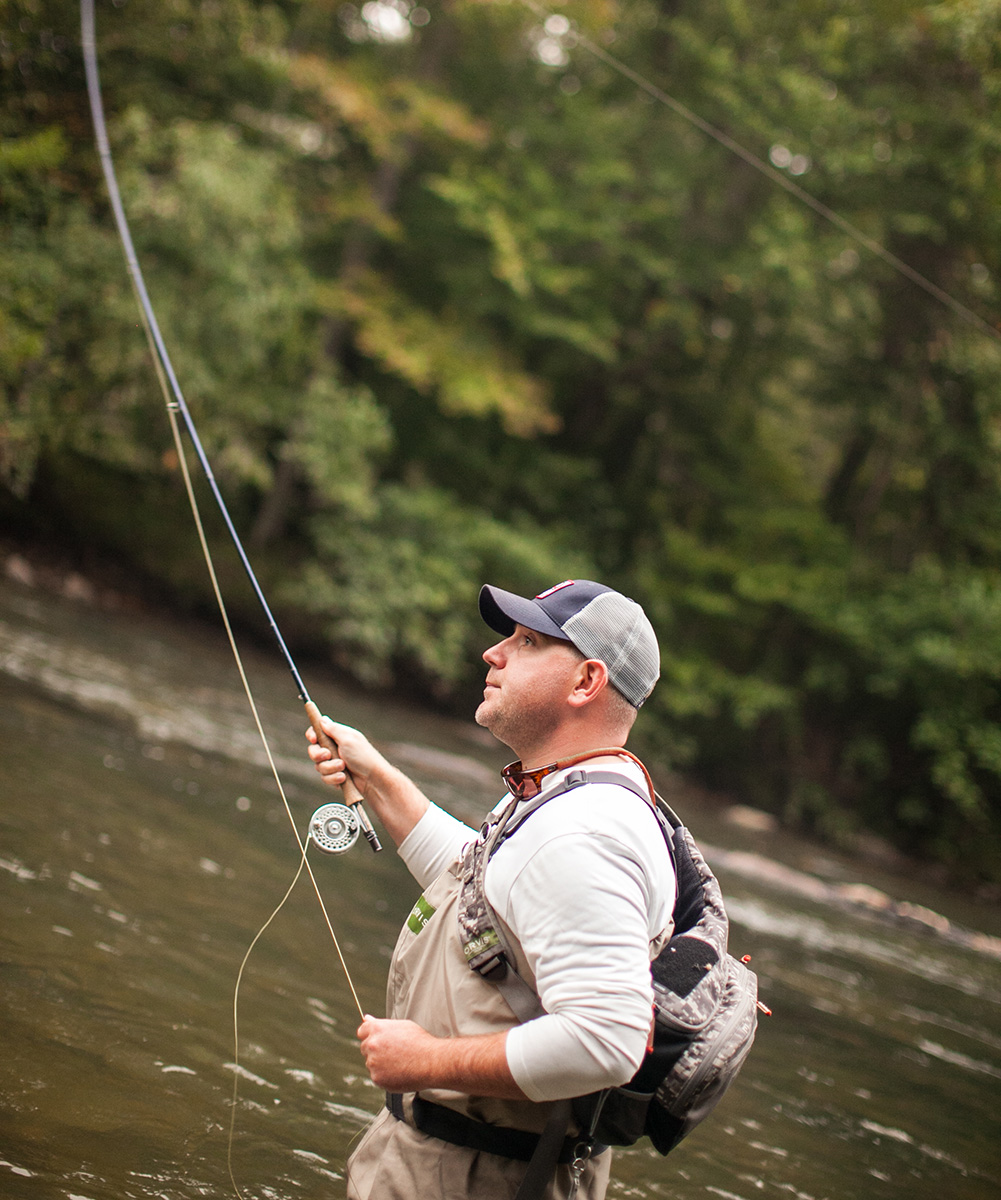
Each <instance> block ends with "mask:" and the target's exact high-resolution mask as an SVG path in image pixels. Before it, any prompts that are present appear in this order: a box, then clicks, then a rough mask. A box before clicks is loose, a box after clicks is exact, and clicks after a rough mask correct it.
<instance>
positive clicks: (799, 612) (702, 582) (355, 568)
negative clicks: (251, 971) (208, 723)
mask: <svg viewBox="0 0 1001 1200" xmlns="http://www.w3.org/2000/svg"><path fill="white" fill-rule="evenodd" d="M97 7H98V13H97V20H98V42H99V53H100V58H101V67H102V74H103V80H104V93H105V102H106V105H107V107H108V113H109V120H110V125H111V137H112V143H113V149H114V152H115V155H116V160H117V162H118V168H119V175H120V179H121V184H122V188H123V191H124V194H125V203H126V208H127V211H128V212H129V215H130V219H131V222H132V225H133V235H134V237H135V240H136V243H137V248H138V251H139V255H140V259H141V261H142V262H143V266H144V270H145V272H146V275H147V281H148V283H149V287H150V292H151V294H152V297H153V301H154V305H155V307H156V310H157V313H158V317H159V319H160V322H161V325H162V326H163V329H164V335H165V338H166V340H167V343H168V346H169V347H170V350H171V353H172V356H173V357H174V359H175V365H176V367H177V370H178V375H179V377H180V378H181V381H182V385H183V386H184V389H185V392H186V395H187V396H188V399H189V403H190V404H191V407H192V409H193V411H194V413H195V418H196V421H197V422H198V425H199V430H200V432H201V433H202V436H203V439H204V441H205V442H206V445H207V447H208V449H209V453H210V457H211V458H212V460H213V463H214V466H215V467H216V469H217V474H218V476H219V478H220V479H221V481H222V485H223V489H224V491H225V492H226V494H227V495H228V496H229V497H230V498H231V502H232V504H233V506H234V511H235V512H236V513H237V516H238V521H239V523H240V524H241V527H242V528H243V529H245V530H246V532H247V537H248V541H249V542H250V544H251V546H252V548H253V552H254V555H255V557H256V558H257V561H258V562H259V564H260V566H261V568H262V570H263V572H264V576H265V578H266V580H267V582H268V586H269V587H273V590H274V595H275V596H276V598H277V599H278V601H279V603H280V604H281V606H282V608H283V610H284V612H285V613H286V614H287V616H288V617H289V619H290V620H292V622H293V627H294V628H297V629H298V628H302V629H308V630H311V631H315V632H316V634H317V635H318V636H320V637H322V638H323V639H324V640H325V643H326V644H327V645H328V647H329V652H330V654H331V656H332V657H333V658H334V659H335V661H337V662H338V663H340V664H342V665H343V666H344V667H346V668H347V669H348V670H350V671H352V672H353V673H354V674H355V675H356V676H357V677H358V678H360V679H363V680H365V681H367V682H370V683H374V684H378V685H380V686H385V685H387V684H389V683H392V682H393V681H394V680H396V681H402V680H410V681H411V682H413V681H419V682H420V683H421V685H422V686H424V687H426V688H428V689H429V690H430V692H431V693H432V694H433V695H434V696H435V697H437V698H438V699H439V700H440V701H441V702H443V703H448V702H450V701H456V700H457V698H460V697H465V696H467V695H468V691H469V689H470V688H473V687H474V686H475V680H476V678H477V676H478V669H477V667H476V650H477V648H478V647H479V646H481V645H482V631H481V629H480V628H479V627H478V623H477V620H476V617H475V607H474V603H473V601H474V598H475V594H476V589H477V586H478V585H479V583H480V582H481V581H482V580H484V579H492V580H495V581H496V582H499V583H501V584H503V585H506V586H510V587H513V588H521V589H525V590H532V589H534V588H536V587H541V586H544V585H546V584H548V583H551V582H553V580H554V579H555V578H557V577H562V576H569V575H573V574H580V575H590V576H595V575H597V576H599V577H601V578H604V579H607V580H608V581H609V582H613V583H615V584H617V585H618V586H620V587H622V588H623V589H624V590H626V591H628V592H630V593H631V594H633V595H635V596H636V597H637V599H640V600H642V601H643V602H644V603H645V604H646V605H647V607H648V610H649V611H650V613H651V616H652V617H653V619H654V623H655V625H656V626H657V628H658V631H659V633H660V635H661V641H662V648H663V678H662V682H661V684H660V686H659V688H658V690H657V692H656V693H655V695H654V698H653V699H652V700H651V702H650V704H649V706H648V707H647V708H646V709H645V710H644V713H643V716H642V722H641V726H640V727H639V730H638V733H639V735H640V737H641V738H642V739H643V741H644V743H645V746H646V747H647V748H648V749H650V750H653V751H657V752H659V753H660V754H661V755H662V756H663V757H665V758H667V759H669V760H670V761H672V762H673V763H674V764H675V765H677V766H679V767H684V768H685V769H687V770H690V771H692V772H694V773H697V774H698V776H699V777H700V778H702V779H703V780H706V781H709V782H711V783H713V784H716V785H718V786H721V787H725V788H728V789H731V790H733V791H735V792H737V793H738V794H742V795H744V796H745V797H747V798H749V799H752V800H753V801H754V802H755V803H757V804H760V805H762V806H763V807H766V808H769V809H771V810H772V811H774V812H776V813H778V814H779V815H780V816H782V817H783V818H784V819H786V820H788V821H789V822H795V823H799V824H801V825H806V826H808V827H811V828H813V829H815V830H816V831H817V832H819V833H821V834H823V835H824V836H827V837H831V838H834V839H849V838H850V837H851V835H852V834H853V833H854V831H856V830H857V829H858V828H860V827H862V826H868V827H870V828H873V829H875V830H878V831H880V832H882V833H884V834H886V835H888V836H890V837H892V838H894V839H895V840H896V841H897V842H898V843H900V844H901V845H903V846H905V847H906V848H908V849H911V850H914V851H917V852H920V853H924V854H927V855H930V856H932V857H934V858H936V859H938V860H940V861H942V862H945V863H947V864H951V865H954V866H956V867H958V866H960V865H962V866H964V867H966V868H967V869H972V870H973V871H974V873H975V874H979V875H981V876H983V877H985V878H989V877H995V878H996V876H997V862H998V861H1001V859H999V856H998V850H999V849H1001V845H999V843H1001V711H999V696H998V678H999V671H998V667H999V663H998V650H997V647H998V646H999V645H1001V573H999V551H1001V521H999V519H998V513H999V498H1001V455H999V451H1001V390H999V388H998V379H999V376H1001V345H999V342H998V341H997V340H996V339H994V338H992V337H991V336H990V334H989V332H985V330H984V328H983V327H982V326H978V325H977V324H976V323H975V322H971V321H969V320H964V318H963V316H962V314H961V313H959V312H957V311H956V310H955V309H950V308H949V307H948V306H946V305H944V304H942V303H941V301H940V299H938V298H936V297H935V296H933V295H931V294H929V292H928V291H926V290H923V289H922V288H921V287H920V286H918V285H917V284H916V283H915V282H914V281H913V280H912V279H909V278H906V277H905V276H904V275H902V274H901V273H900V272H898V271H897V270H895V269H894V268H893V267H892V265H890V263H889V262H887V261H886V260H885V259H883V258H880V257H878V256H876V255H874V254H872V253H871V252H870V250H869V249H867V248H866V246H865V245H864V244H863V243H862V242H860V241H858V240H857V239H855V238H853V237H852V236H851V235H850V234H849V233H847V232H846V231H845V228H844V227H843V226H838V225H836V224H833V223H831V222H829V221H826V220H824V219H823V217H822V216H821V215H820V214H819V213H818V212H817V211H816V209H811V208H809V207H807V206H806V205H804V204H803V203H801V202H800V201H799V200H797V199H796V198H795V197H794V196H792V195H790V193H789V191H787V190H784V189H783V188H781V187H780V186H777V184H776V177H779V178H781V179H785V180H786V181H788V182H789V183H790V184H793V185H796V186H799V187H802V188H804V189H805V190H806V191H807V192H809V193H810V195H811V196H813V197H814V198H815V199H816V200H817V201H818V202H819V204H821V205H823V206H826V207H827V208H828V209H830V210H833V211H834V212H836V213H837V214H839V215H840V217H842V218H843V219H844V220H846V221H848V222H850V224H851V225H852V226H853V227H854V228H856V229H857V230H859V231H860V233H861V235H862V237H863V238H864V239H865V238H868V239H872V240H874V241H875V242H877V243H879V244H881V245H882V246H884V247H886V249H887V251H889V252H890V253H891V254H892V255H895V256H897V257H898V258H899V259H901V260H903V261H904V262H906V263H907V264H909V265H910V266H911V267H912V268H913V269H914V270H916V271H918V272H920V273H921V274H922V275H923V276H925V277H927V279H929V280H930V281H932V283H933V284H934V285H935V286H936V287H938V288H940V289H944V290H945V291H946V292H948V293H949V294H950V295H951V296H953V297H954V298H955V300H956V301H958V302H959V304H960V305H962V306H965V307H966V308H967V309H969V310H973V311H974V312H975V313H976V314H978V316H979V317H980V319H981V320H982V321H986V322H987V323H993V325H994V328H995V329H996V328H997V327H998V326H997V321H998V312H999V299H1001V297H999V286H998V280H999V278H1001V132H999V129H1001V127H999V124H998V121H997V114H998V111H999V101H1001V12H999V9H998V6H997V5H996V4H995V3H993V2H988V0H962V2H960V0H950V2H948V3H938V4H936V3H924V2H918V0H876V2H875V3H867V4H861V3H858V2H856V0H849V2H848V3H844V2H843V0H840V2H839V3H838V4H834V3H831V0H809V2H808V3H807V4H806V5H805V6H804V4H803V3H797V4H793V3H792V2H791V0H777V2H776V3H773V4H770V5H768V6H764V7H763V6H761V5H754V4H751V3H749V2H748V0H727V2H726V3H720V2H717V0H710V2H709V3H706V2H701V3H698V4H696V3H694V2H693V0H662V2H659V3H658V2H654V0H630V2H629V3H628V4H626V3H620V2H619V0H573V3H572V4H569V5H568V6H567V7H565V8H563V9H561V10H559V11H557V12H555V13H547V12H545V11H543V10H542V9H541V8H538V7H537V6H535V5H532V4H528V3H527V2H525V3H523V2H521V0H507V2H505V0H492V2H484V0H442V2H441V3H435V4H428V5H426V6H420V5H416V6H415V5H412V4H411V3H410V0H375V2H371V3H366V4H364V5H361V4H350V3H344V4H341V5H335V6H332V5H329V4H325V3H320V2H319V0H282V2H276V3H272V4H265V3H251V2H250V0H202V2H197V0H168V2H167V3H155V4H154V3H153V2H152V0H111V2H110V3H107V4H104V3H99V4H98V6H97ZM2 13H3V19H2V20H0V28H2V29H3V33H2V34H0V63H2V67H3V71H4V78H5V86H4V99H3V104H2V108H0V133H2V142H0V206H2V214H3V223H4V231H5V254H4V255H3V256H2V259H0V382H2V392H0V429H2V440H0V475H2V481H3V487H4V488H5V489H6V492H7V496H8V499H7V501H6V503H5V511H7V512H10V513H12V514H15V515H18V514H20V518H21V519H22V520H25V521H27V517H26V516H25V514H26V513H29V512H34V513H37V512H48V513H50V514H52V515H53V517H54V519H58V520H60V522H61V523H62V524H64V525H66V526H68V527H69V528H70V529H71V530H73V529H76V530H77V531H78V532H79V531H82V529H83V528H84V527H86V530H87V536H88V538H89V539H90V540H92V541H99V542H103V543H104V544H105V545H106V546H108V547H111V548H114V549H116V551H118V552H120V553H123V554H127V555H129V556H130V557H131V558H132V561H134V562H135V563H136V564H137V566H140V567H141V568H142V569H143V570H144V571H145V572H146V573H147V574H150V575H153V576H159V577H161V578H162V579H163V580H164V582H165V583H167V584H168V585H169V586H170V587H171V588H172V589H174V590H175V592H176V591H178V590H179V589H180V590H182V591H183V592H184V593H185V594H188V595H190V594H192V592H193V591H197V590H199V588H200V587H201V585H199V584H197V583H196V582H195V581H196V580H197V578H198V572H199V570H200V568H199V566H198V563H197V560H196V559H195V558H194V555H193V550H194V544H193V539H192V540H191V543H190V544H188V542H187V539H186V538H185V536H184V529H185V528H186V527H185V518H184V516H183V512H182V505H183V495H182V493H181V489H180V487H179V482H178V477H177V470H176V461H174V459H173V458H172V453H173V452H172V449H171V446H170V442H169V434H168V430H167V426H166V423H165V420H164V418H163V416H162V401H161V400H160V398H159V397H158V396H157V394H156V389H155V382H154V379H153V377H152V374H151V371H150V369H149V364H148V361H147V356H146V353H145V349H144V345H143V341H142V338H141V335H140V333H139V330H138V329H137V324H136V317H135V309H134V305H133V303H132V300H131V297H130V295H129V292H128V286H127V282H126V280H125V276H124V272H123V268H122V265H121V254H120V250H119V249H118V246H117V243H116V239H115V235H114V230H113V228H112V225H111V222H110V219H109V213H108V209H107V202H106V199H105V196H104V193H103V185H102V182H101V179H100V174H99V170H98V165H97V158H96V153H95V151H94V148H93V139H92V136H91V132H90V129H89V127H88V123H87V120H86V111H87V110H86V99H85V92H84V85H83V76H82V68H81V66H80V62H79V52H78V33H77V28H76V14H75V12H74V11H73V6H69V7H67V6H66V5H64V4H56V3H55V2H54V0H5V2H4V3H3V4H2ZM610 56H614V58H613V57H610ZM617 62H619V63H623V64H626V66H627V68H628V71H629V72H635V73H636V74H637V75H638V76H639V77H640V78H641V79H642V80H646V81H649V83H648V85H647V86H644V85H642V84H641V85H640V86H637V82H636V78H635V77H634V78H630V77H629V74H628V72H626V73H624V72H623V71H622V70H620V69H618V68H617V66H616V63H617ZM679 106H683V107H684V109H687V110H689V111H693V112H695V113H696V114H698V116H699V118H701V119H702V120H703V121H705V122H708V123H709V124H710V125H711V126H713V127H714V128H715V129H717V130H719V131H721V133H722V135H723V136H724V137H731V138H733V139H735V140H736V141H737V142H739V143H740V144H741V145H742V146H743V147H745V148H746V150H747V151H748V152H749V153H750V154H751V155H753V156H755V157H756V158H757V159H758V160H760V161H761V162H764V163H767V164H768V171H770V172H771V175H772V177H769V175H768V173H767V171H766V172H762V171H760V170H757V169H755V167H754V166H753V165H752V164H751V163H750V162H749V161H747V159H746V157H745V158H742V157H740V156H737V155H735V154H734V153H733V152H732V150H731V149H729V148H727V147H726V146H724V145H722V144H720V142H719V141H717V140H715V139H714V138H713V137H711V136H709V135H708V134H707V133H706V131H705V129H704V128H699V127H697V125H696V124H693V123H692V122H690V121H688V120H686V119H685V117H684V115H683V112H682V108H681V107H679ZM83 480H86V481H87V483H86V487H83V488H81V486H79V482H80V481H83ZM81 493H85V494H81ZM123 493H125V494H128V495H129V496H130V497H131V498H132V500H133V504H132V506H131V508H130V510H129V514H128V521H127V523H123V521H124V518H123V517H122V516H121V510H120V508H117V507H116V501H117V498H118V497H120V496H121V495H122V494H123ZM165 511H169V512H170V513H172V514H173V518H174V519H171V520H169V521H167V520H164V514H165ZM137 529H141V531H142V536H141V537H140V538H138V539H137V538H136V537H135V532H136V530H137ZM248 611H249V607H248Z"/></svg>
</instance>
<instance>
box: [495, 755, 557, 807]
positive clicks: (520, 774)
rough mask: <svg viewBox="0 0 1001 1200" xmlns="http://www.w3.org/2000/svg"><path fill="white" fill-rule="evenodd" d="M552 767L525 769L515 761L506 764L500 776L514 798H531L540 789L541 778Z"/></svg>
mask: <svg viewBox="0 0 1001 1200" xmlns="http://www.w3.org/2000/svg"><path fill="white" fill-rule="evenodd" d="M552 769H553V768H552V767H539V768H538V769H537V770H535V771H525V770H522V766H521V763H520V762H515V763H511V764H510V765H509V766H506V767H505V768H504V769H503V771H501V776H502V778H503V780H504V782H505V783H506V784H507V790H508V791H509V792H510V793H511V795H512V796H514V798H515V799H516V800H533V799H534V798H535V797H536V796H537V795H538V794H539V792H541V791H542V780H543V778H544V777H545V776H546V775H548V774H549V773H550V771H552Z"/></svg>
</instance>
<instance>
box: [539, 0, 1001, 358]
mask: <svg viewBox="0 0 1001 1200" xmlns="http://www.w3.org/2000/svg"><path fill="white" fill-rule="evenodd" d="M521 3H522V4H523V5H524V6H525V7H526V8H527V9H529V11H531V12H533V13H534V14H535V15H536V16H537V17H538V18H539V19H540V20H542V21H543V23H545V21H546V20H547V19H548V18H549V17H550V16H553V15H556V14H553V13H552V11H551V10H548V9H546V8H543V6H542V5H541V4H538V3H537V0H521ZM564 19H565V18H564ZM573 34H574V37H575V39H576V41H577V44H578V45H580V46H583V47H584V49H585V50H587V51H589V52H590V53H591V54H593V55H594V57H595V58H597V59H600V60H601V62H603V63H604V64H605V65H606V66H608V67H611V68H612V70H613V71H617V72H618V73H619V74H620V75H622V76H623V77H624V78H625V79H628V80H629V81H630V82H631V83H633V84H635V85H636V87H638V88H639V89H640V90H641V91H643V92H645V93H646V94H647V95H648V96H650V97H651V98H652V99H653V100H656V101H657V102H658V103H660V104H663V105H665V106H666V107H667V108H669V109H670V110H671V111H672V112H673V113H675V114H676V115H677V116H679V117H682V118H683V119H684V120H685V121H688V123H689V124H691V125H694V126H695V128H696V129H700V130H701V131H702V132H703V133H704V134H705V135H706V136H707V137H710V138H712V139H713V140H714V141H716V142H718V143H719V144H720V145H721V146H724V147H725V148H726V149H727V150H729V151H731V153H733V154H736V155H737V157H738V158H740V159H743V161H744V162H745V163H747V164H748V166H751V167H753V168H754V169H755V170H756V171H760V172H761V174H762V175H764V176H766V177H767V178H768V179H770V180H771V181H772V183H775V184H778V186H779V187H781V188H783V189H784V190H785V191H787V192H788V193H789V194H790V195H791V196H794V197H795V198H796V199H797V200H799V201H801V203H803V204H805V205H806V206H807V207H808V208H811V209H812V210H813V211H814V212H815V213H816V214H817V215H818V216H820V217H823V219H824V220H825V221H829V222H830V223H831V224H832V225H835V226H836V227H837V228H838V229H840V230H841V232H842V233H844V234H845V235H847V236H848V237H850V238H851V239H852V240H853V241H856V242H858V243H859V245H860V246H863V247H864V248H865V249H866V250H868V251H869V252H870V253H871V254H874V255H875V256H876V257H877V258H879V259H881V260H882V261H883V262H884V263H886V264H887V266H890V267H892V268H893V269H894V270H895V271H897V272H899V273H900V274H901V275H903V276H905V277H906V278H907V279H909V280H910V281H911V283H914V284H916V285H917V286H918V287H920V288H923V289H924V290H925V291H926V292H927V293H928V294H929V295H930V296H934V298H935V299H936V300H938V301H939V302H940V303H941V304H944V305H945V306H946V307H947V308H950V309H951V310H952V311H953V312H954V313H955V314H956V316H958V317H960V318H962V320H964V321H966V322H967V323H968V324H970V325H973V326H974V328H976V329H979V330H980V332H981V333H985V334H987V335H988V337H991V338H993V339H994V340H995V341H1001V329H997V328H995V327H994V326H993V325H991V324H990V323H989V322H987V321H985V320H984V318H983V317H981V316H979V315H978V314H977V313H975V312H974V311H973V310H972V309H971V308H967V307H966V305H965V304H963V303H961V302H960V301H959V300H957V299H956V298H955V296H952V295H950V294H949V293H948V292H947V291H945V290H944V289H943V288H940V287H939V286H938V284H935V283H932V281H931V280H930V279H928V278H927V277H926V276H924V275H922V274H921V272H920V271H916V270H915V269H914V268H913V267H912V266H910V264H908V263H906V262H904V260H903V259H901V258H898V257H897V256H896V255H895V254H894V253H893V252H892V251H891V250H887V248H886V247H885V246H884V245H882V244H881V243H880V242H877V241H876V240H875V238H871V237H869V235H868V234H867V233H864V232H863V231H862V230H861V229H859V228H858V227H857V226H856V225H853V224H852V223H851V222H850V221H847V220H845V218H844V217H842V216H841V215H840V214H839V213H837V212H835V211H834V209H832V208H828V206H827V205H826V204H824V203H823V202H822V201H820V200H818V199H816V197H815V196H811V195H810V193H809V192H808V191H806V189H805V188H801V187H800V186H799V184H798V183H794V182H793V180H791V179H790V178H789V177H788V175H783V174H782V172H781V171H778V170H776V169H775V168H774V167H773V166H772V165H771V164H770V163H767V162H765V161H764V159H762V158H759V157H758V156H757V155H756V154H753V153H752V152H751V151H750V150H748V149H746V148H745V147H744V146H742V145H741V144H740V143H739V142H737V141H735V140H734V139H733V138H732V137H730V135H729V134H728V133H725V132H724V131H723V130H722V129H717V128H716V126H715V125H711V124H710V123H709V122H708V121H706V120H704V119H703V118H702V117H700V116H699V115H698V113H695V112H693V111H692V110H691V109H690V108H688V107H687V106H686V105H684V104H682V103H681V101H680V100H676V99H675V98H674V97H673V96H671V95H669V94H668V93H667V92H665V91H664V90H663V88H660V87H658V86H657V85H656V84H654V83H651V82H650V80H649V79H646V78H645V77H644V76H643V75H640V73H639V72H638V71H634V70H633V69H632V67H630V66H628V65H627V64H626V63H624V62H623V61H622V60H621V59H619V58H616V57H615V55H614V54H609V52H608V51H607V50H605V49H604V48H603V47H602V46H599V45H598V44H597V43H596V42H594V41H592V40H591V39H590V38H589V37H588V36H587V34H585V33H582V32H581V30H580V28H579V27H578V26H577V23H576V22H574V25H573Z"/></svg>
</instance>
